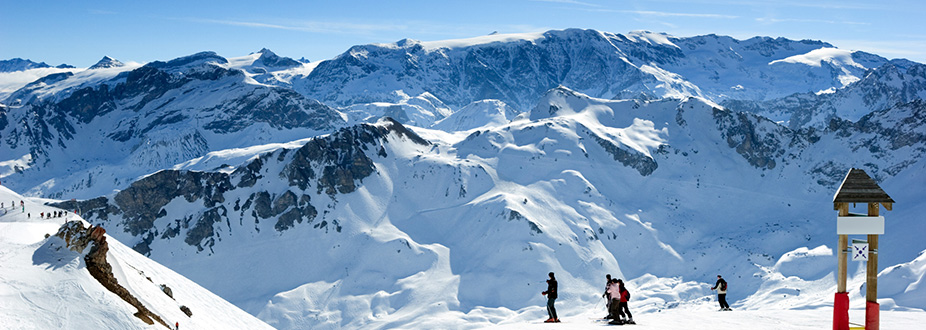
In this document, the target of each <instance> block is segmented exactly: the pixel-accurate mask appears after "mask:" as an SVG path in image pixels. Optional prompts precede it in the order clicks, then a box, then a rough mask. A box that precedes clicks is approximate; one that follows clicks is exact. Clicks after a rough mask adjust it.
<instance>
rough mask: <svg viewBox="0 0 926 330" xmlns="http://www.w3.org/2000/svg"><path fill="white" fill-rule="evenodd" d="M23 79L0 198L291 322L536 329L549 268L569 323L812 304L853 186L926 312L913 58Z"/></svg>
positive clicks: (629, 58)
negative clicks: (98, 235)
mask: <svg viewBox="0 0 926 330" xmlns="http://www.w3.org/2000/svg"><path fill="white" fill-rule="evenodd" d="M109 60H110V61H107V58H104V60H102V61H101V62H104V61H106V62H107V63H121V62H118V61H115V60H114V59H109ZM96 66H97V65H95V66H94V67H96ZM35 70H39V69H30V70H25V71H16V72H10V73H5V75H0V78H9V79H8V80H6V81H5V82H4V85H2V86H16V84H19V86H18V87H16V88H15V91H11V92H9V93H8V94H0V105H2V107H0V151H2V152H0V154H2V155H4V159H0V178H2V182H3V185H4V186H7V187H12V188H13V189H14V190H17V191H22V192H25V194H27V195H32V196H41V197H46V198H53V199H58V200H65V201H58V202H54V203H52V204H50V205H52V206H55V207H60V208H62V209H67V210H75V209H78V210H81V212H82V214H83V216H84V218H86V219H87V220H88V221H89V222H90V223H92V224H94V225H99V226H101V227H103V228H106V229H107V233H108V235H111V237H113V238H115V239H116V240H118V241H119V242H123V243H125V244H126V245H128V246H131V247H132V249H134V250H135V251H137V252H140V253H142V254H144V255H145V256H147V257H149V258H151V259H153V260H155V261H157V262H158V263H161V264H163V265H165V266H167V267H168V268H170V269H172V270H174V271H176V272H178V273H179V274H182V275H183V276H185V277H186V278H189V279H190V280H192V281H194V282H196V283H198V284H199V285H202V286H203V287H205V288H206V289H208V290H210V291H211V292H214V293H215V294H217V295H219V296H221V297H222V298H224V299H226V300H228V301H229V302H231V303H233V304H235V305H236V306H238V307H240V308H242V309H243V310H245V311H247V312H248V313H251V314H252V315H254V316H257V317H258V318H259V319H261V320H263V321H264V322H267V323H268V324H270V325H271V326H274V327H277V328H283V329H292V328H306V327H311V328H316V329H336V328H341V327H346V328H370V327H373V328H393V327H406V328H435V327H438V328H473V327H483V326H488V325H491V324H495V323H499V322H503V321H505V320H511V319H518V318H523V317H533V316H537V318H539V315H540V314H542V311H541V309H540V308H539V306H542V304H543V302H542V297H541V296H540V295H538V294H537V293H539V291H542V290H543V289H544V288H545V287H542V285H543V282H542V279H543V278H544V275H545V274H546V273H547V272H549V271H555V272H556V274H557V278H559V279H560V282H561V286H562V292H563V293H562V294H561V298H560V299H561V300H562V301H565V302H567V305H569V306H573V309H572V312H573V313H576V311H578V310H582V309H588V308H592V306H594V305H595V303H596V300H597V299H600V298H599V297H600V288H599V287H600V283H599V282H600V281H601V278H602V277H603V275H604V274H605V273H611V274H612V275H616V276H618V277H620V278H625V279H629V280H630V283H631V284H632V286H631V288H639V289H638V290H639V292H635V293H634V297H635V298H634V299H635V301H636V303H632V305H633V308H634V309H635V310H637V311H640V312H643V313H651V312H653V313H654V312H658V311H663V310H671V309H679V308H682V309H684V308H700V307H698V306H704V305H705V304H706V303H707V302H705V301H706V299H708V300H707V301H709V296H710V294H711V292H710V290H708V288H709V287H710V285H709V284H708V283H705V281H711V280H712V278H713V277H714V276H715V275H716V274H717V273H721V274H724V276H725V278H728V280H729V281H730V282H731V285H733V286H734V287H735V288H736V289H734V290H732V291H731V293H730V300H731V301H735V303H734V307H736V308H743V309H762V308H770V307H775V308H784V309H794V308H798V309H814V308H825V307H826V306H828V304H831V299H832V293H833V292H835V280H834V279H833V271H834V267H833V264H835V261H834V260H833V259H835V258H833V254H834V250H835V246H834V245H835V241H836V237H835V236H836V235H835V233H834V232H833V224H832V222H833V221H834V219H833V216H834V214H835V211H833V210H832V204H831V199H832V194H833V193H834V192H835V189H836V187H837V186H838V185H839V183H840V182H841V180H842V179H843V177H844V176H845V173H846V172H847V171H848V169H849V168H852V167H855V168H863V169H865V170H866V171H867V172H868V173H869V174H870V175H871V176H872V177H874V178H875V179H876V180H877V181H878V182H879V183H880V184H881V185H882V187H883V188H884V189H885V191H887V192H888V193H889V194H890V195H891V196H892V197H893V198H894V199H895V200H896V201H897V203H896V205H895V208H894V210H893V211H891V212H886V214H885V216H886V218H887V219H888V220H887V221H888V225H887V226H888V227H887V233H886V235H885V238H884V239H883V240H882V242H881V256H880V260H881V265H882V267H881V268H882V269H884V271H883V272H882V275H881V276H882V278H883V280H882V282H881V287H882V288H883V291H882V293H883V294H882V297H883V298H884V299H883V300H882V301H881V304H882V309H893V310H919V311H922V309H923V307H922V306H924V305H926V293H924V292H923V291H922V289H920V288H919V287H918V286H917V285H916V283H918V282H919V281H922V278H923V274H924V270H926V268H923V267H924V266H923V265H924V264H923V261H922V257H921V256H922V251H926V244H924V243H922V240H921V239H920V238H919V233H922V232H924V229H926V228H924V227H923V226H924V225H923V224H922V223H921V222H919V221H917V219H918V218H917V214H918V212H917V210H918V209H921V208H922V207H923V206H926V205H924V200H926V199H924V197H926V196H923V190H922V189H921V187H922V184H923V183H924V182H926V181H924V178H923V173H926V171H924V170H926V168H924V167H926V163H923V162H922V161H921V160H922V159H923V155H924V153H926V127H924V124H926V118H924V117H926V114H924V111H926V103H924V101H923V97H924V96H926V68H924V66H923V65H922V64H919V63H914V62H910V61H906V60H888V59H884V58H881V57H879V56H877V55H873V54H868V53H863V52H850V51H844V50H839V49H836V48H834V47H833V46H832V45H830V44H827V43H825V42H820V41H808V40H803V41H792V40H787V39H783V38H777V39H773V38H766V37H756V38H752V39H748V40H736V39H733V38H729V37H722V36H715V35H708V36H698V37H691V38H677V37H672V36H668V35H665V34H659V33H650V32H633V33H629V34H626V35H621V34H613V33H607V32H600V31H593V30H576V29H571V30H563V31H549V32H545V33H537V34H521V35H499V34H494V35H490V36H483V37H477V38H472V39H464V40H447V41H437V42H420V41H415V40H407V39H406V40H402V41H399V42H397V43H394V44H377V45H363V46H355V47H352V48H351V49H349V50H348V51H346V52H345V53H343V54H341V55H339V56H338V57H336V58H334V59H331V60H326V61H321V62H313V63H302V62H300V61H295V60H292V59H290V58H286V57H280V56H278V55H276V54H274V53H273V52H271V51H269V50H267V49H263V50H261V51H260V52H256V53H253V54H251V55H248V56H244V57H239V58H224V57H221V56H219V55H217V54H215V53H210V52H204V53H198V54H194V55H191V56H187V57H182V58H178V59H175V60H171V61H168V62H152V63H148V64H144V65H141V64H134V63H127V64H122V65H100V66H99V67H98V68H91V69H83V70H80V69H76V70H75V69H68V70H63V69H62V71H61V72H55V73H50V74H48V75H46V76H43V77H41V78H38V79H37V80H35V81H32V82H28V83H21V82H20V83H16V81H22V80H23V79H22V78H20V77H25V76H28V75H36V74H37V73H36V71H35ZM45 70H47V69H45ZM17 79H18V80H17ZM0 80H2V79H0ZM12 89H13V88H10V87H7V89H6V90H12ZM3 96H5V97H3ZM75 197H76V198H77V199H79V200H75V201H66V200H67V199H69V198H75ZM243 265H246V266H243ZM242 267H247V268H249V269H251V270H250V271H240V269H241V268H242ZM217 272H221V274H222V277H221V280H217V279H216V274H217ZM850 278H851V280H850V284H851V286H853V287H854V289H853V290H852V294H853V298H852V302H853V304H854V305H853V306H862V305H861V304H862V302H863V301H864V299H863V298H862V295H863V294H862V293H860V292H862V290H861V289H860V288H859V286H860V285H861V283H863V282H864V278H865V274H864V267H859V268H858V270H856V271H854V272H853V273H852V274H850ZM569 312H570V310H569V309H567V313H569Z"/></svg>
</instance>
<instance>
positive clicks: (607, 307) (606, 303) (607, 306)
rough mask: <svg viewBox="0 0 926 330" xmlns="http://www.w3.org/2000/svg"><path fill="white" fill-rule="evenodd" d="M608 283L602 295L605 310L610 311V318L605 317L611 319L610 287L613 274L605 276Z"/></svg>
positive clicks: (605, 282)
mask: <svg viewBox="0 0 926 330" xmlns="http://www.w3.org/2000/svg"><path fill="white" fill-rule="evenodd" d="M604 277H605V279H606V281H604V294H602V295H601V297H602V298H604V299H605V301H604V308H605V310H607V311H608V316H605V319H611V318H612V317H611V295H610V294H608V287H610V286H611V274H608V275H605V276H604Z"/></svg>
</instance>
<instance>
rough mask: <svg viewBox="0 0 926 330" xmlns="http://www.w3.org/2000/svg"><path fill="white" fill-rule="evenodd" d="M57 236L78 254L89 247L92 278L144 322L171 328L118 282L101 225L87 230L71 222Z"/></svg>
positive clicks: (79, 224) (88, 267)
mask: <svg viewBox="0 0 926 330" xmlns="http://www.w3.org/2000/svg"><path fill="white" fill-rule="evenodd" d="M55 236H57V237H59V238H61V239H63V240H64V241H65V243H66V244H67V247H68V248H69V249H71V250H73V251H75V252H78V253H83V251H84V250H85V249H86V248H87V247H88V246H89V247H90V251H88V252H87V254H86V255H85V256H84V262H85V263H86V264H87V271H89V272H90V275H91V276H93V278H94V279H96V280H97V281H98V282H100V284H101V285H103V287H105V288H106V289H107V290H109V291H110V292H112V293H114V294H116V295H117V296H119V298H122V300H125V302H127V303H129V305H132V307H135V309H136V310H137V312H135V314H134V315H135V317H137V318H139V319H141V320H142V322H145V323H146V324H149V325H153V324H154V322H157V323H159V324H161V325H163V326H164V327H166V328H168V329H170V326H169V325H167V323H166V322H164V320H162V319H161V317H160V316H158V315H157V314H154V313H153V312H151V310H149V309H148V308H147V307H145V305H144V304H142V303H141V301H139V300H138V298H135V296H133V295H132V293H131V292H129V290H127V289H126V288H125V287H123V286H122V285H120V284H119V282H118V281H117V280H116V277H115V276H114V275H113V271H112V266H111V265H110V264H109V262H108V261H106V252H107V251H109V244H107V243H106V230H104V229H103V228H102V227H97V226H90V227H87V228H84V225H83V223H81V222H80V221H69V222H67V223H65V224H64V225H63V226H61V228H59V229H58V232H57V233H56V234H55Z"/></svg>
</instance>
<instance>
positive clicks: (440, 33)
mask: <svg viewBox="0 0 926 330" xmlns="http://www.w3.org/2000/svg"><path fill="white" fill-rule="evenodd" d="M168 19H172V20H182V21H186V22H194V23H201V24H215V25H227V26H237V27H244V28H255V29H276V30H286V31H296V32H308V33H320V34H350V35H364V36H368V37H376V36H379V37H382V36H385V35H389V34H401V35H403V36H405V37H411V36H413V35H417V36H419V38H420V36H436V37H437V38H464V37H472V36H474V35H475V36H478V35H483V34H488V33H489V32H492V31H499V32H501V33H523V32H536V31H546V30H550V29H551V28H545V27H537V26H531V25H501V26H496V25H493V26H486V25H476V24H473V25H460V24H453V25H449V24H442V23H435V22H430V21H404V22H402V23H401V24H392V23H382V24H375V23H374V24H371V23H350V22H325V21H298V20H281V21H280V22H275V23H265V22H260V21H248V20H222V19H211V18H194V17H185V18H168ZM387 38H389V37H387Z"/></svg>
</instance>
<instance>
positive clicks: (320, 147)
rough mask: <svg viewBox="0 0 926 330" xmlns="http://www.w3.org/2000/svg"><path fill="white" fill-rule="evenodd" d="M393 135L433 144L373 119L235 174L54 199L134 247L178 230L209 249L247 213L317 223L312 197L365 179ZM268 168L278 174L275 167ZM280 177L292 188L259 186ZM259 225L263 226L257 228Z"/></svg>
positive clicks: (142, 248) (163, 178)
mask: <svg viewBox="0 0 926 330" xmlns="http://www.w3.org/2000/svg"><path fill="white" fill-rule="evenodd" d="M387 139H404V140H407V141H410V142H411V143H413V144H418V145H423V146H426V145H429V144H430V143H429V142H428V141H426V140H424V139H423V138H421V137H420V136H418V135H417V134H415V133H414V132H412V131H410V130H408V129H407V128H405V127H404V126H402V124H400V123H398V122H396V121H394V120H392V119H390V118H386V119H383V120H382V121H381V122H379V123H377V124H375V125H370V124H361V125H357V126H353V127H348V128H344V129H341V130H339V131H337V132H335V133H333V134H331V135H329V136H324V137H319V138H316V139H312V140H310V141H309V142H307V143H306V144H305V145H303V146H302V147H300V148H299V149H296V150H292V149H279V150H276V151H273V152H269V153H265V154H262V155H260V156H258V157H255V158H253V159H252V160H251V161H249V162H247V163H246V164H243V165H241V166H239V167H238V168H236V169H235V170H234V171H233V172H231V173H230V174H229V173H227V172H200V171H184V170H163V171H159V172H156V173H154V174H151V175H148V176H146V177H144V178H142V179H140V180H138V181H136V182H134V183H132V184H131V185H130V186H129V187H128V188H126V189H124V190H122V191H120V192H118V193H116V194H115V196H113V197H112V198H107V197H98V198H94V199H91V200H86V201H67V202H62V203H57V204H54V205H55V206H58V207H62V208H67V209H81V210H83V212H84V213H83V214H84V216H85V217H86V218H87V219H89V220H91V221H98V220H100V221H120V222H119V223H118V224H119V225H120V226H122V229H123V231H124V232H126V233H127V234H128V235H129V236H130V237H132V240H134V241H135V242H136V243H135V245H134V246H133V247H132V248H133V249H135V250H136V251H138V252H139V253H142V254H146V255H148V254H150V253H151V248H152V247H151V246H152V244H153V243H154V242H155V240H156V239H170V238H173V237H177V236H180V235H183V241H184V242H185V243H186V244H188V245H190V246H194V247H196V248H197V250H198V251H205V250H210V249H211V248H212V247H213V246H214V245H215V243H216V241H217V240H218V239H220V238H219V237H218V234H217V233H218V231H217V226H222V225H223V224H225V225H229V226H230V223H231V222H232V221H234V222H238V223H242V222H243V221H245V220H244V219H246V218H247V219H250V220H252V221H253V222H255V223H256V224H259V223H261V222H262V221H264V220H270V221H272V223H273V228H274V230H276V231H279V232H283V231H286V230H288V229H290V228H293V227H294V226H296V225H298V224H302V223H312V222H313V221H314V220H315V218H316V217H317V216H318V214H319V211H318V209H317V208H316V207H315V206H314V205H313V204H312V201H313V198H314V197H313V195H315V196H317V195H327V196H328V197H330V198H331V199H334V198H335V196H336V195H338V194H347V193H351V192H354V191H355V190H356V189H357V187H358V186H359V185H360V184H361V183H362V181H363V179H364V178H366V177H369V176H370V175H372V174H373V173H374V172H375V171H376V168H375V166H374V163H373V159H372V158H371V157H386V156H388V154H387V153H386V149H385V148H384V145H385V144H386V143H387V142H386V140H387ZM270 168H273V169H276V170H275V171H279V172H277V173H274V172H269V171H268V170H269V169H270ZM277 178H278V179H277ZM280 179H282V180H284V182H287V183H288V187H286V189H281V190H279V191H274V190H263V189H254V188H253V187H255V186H259V185H260V184H261V182H265V181H267V180H274V181H275V180H280ZM270 186H276V184H271V185H270ZM239 189H242V190H245V191H247V193H244V194H233V195H238V196H247V197H246V198H240V199H239V198H235V199H234V200H228V199H227V198H228V197H227V196H229V195H230V193H231V192H233V191H236V190H239ZM178 199H179V200H178ZM170 203H188V204H195V205H194V206H193V208H192V209H194V210H197V211H194V212H192V213H179V214H177V213H170V212H169V211H168V209H167V208H166V206H167V205H168V204H170ZM159 220H160V221H161V222H158V221H159ZM164 220H166V221H164ZM156 222H158V223H159V224H158V225H156ZM330 222H331V224H332V226H331V228H332V229H334V230H335V231H336V232H340V230H341V226H340V224H339V223H338V222H337V220H331V221H330ZM328 224H329V221H323V222H322V223H319V224H316V225H315V228H318V229H324V230H326V231H327V230H328V228H329V226H328ZM255 230H258V231H259V230H260V228H258V227H257V226H255ZM210 251H211V250H210Z"/></svg>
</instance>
